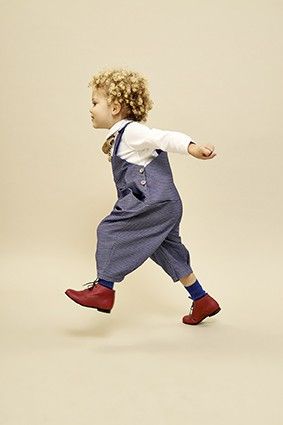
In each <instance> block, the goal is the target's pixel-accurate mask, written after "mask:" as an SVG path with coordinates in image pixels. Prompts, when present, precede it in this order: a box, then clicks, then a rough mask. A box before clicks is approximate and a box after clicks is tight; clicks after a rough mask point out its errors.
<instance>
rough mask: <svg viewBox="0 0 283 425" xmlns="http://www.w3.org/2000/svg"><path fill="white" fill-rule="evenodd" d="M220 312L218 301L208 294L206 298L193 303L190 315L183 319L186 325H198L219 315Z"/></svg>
mask: <svg viewBox="0 0 283 425" xmlns="http://www.w3.org/2000/svg"><path fill="white" fill-rule="evenodd" d="M189 298H191V297H189ZM220 310H221V308H220V307H219V304H218V303H217V301H215V300H214V299H213V298H212V297H211V296H210V295H208V294H206V295H205V296H204V297H202V298H199V299H198V300H195V301H193V303H192V306H191V310H190V314H188V315H187V316H184V317H183V323H185V325H197V324H198V323H200V322H201V321H202V320H203V319H205V318H206V317H211V316H214V315H215V314H217V313H219V311H220Z"/></svg>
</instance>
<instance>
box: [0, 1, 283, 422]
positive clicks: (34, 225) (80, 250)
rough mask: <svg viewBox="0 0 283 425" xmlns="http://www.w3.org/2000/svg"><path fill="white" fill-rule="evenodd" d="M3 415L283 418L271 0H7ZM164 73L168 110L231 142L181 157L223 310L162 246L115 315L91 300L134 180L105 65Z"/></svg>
mask: <svg viewBox="0 0 283 425" xmlns="http://www.w3.org/2000/svg"><path fill="white" fill-rule="evenodd" d="M0 6H1V22H0V28H1V30H0V31H1V35H2V54H1V62H2V63H1V71H2V77H1V80H0V84H1V120H2V123H1V180H0V181H1V245H0V248H1V293H0V295H1V311H2V317H1V320H0V330H1V342H2V349H1V369H2V370H1V392H2V394H1V402H2V412H1V415H0V416H1V420H0V422H1V424H2V423H3V425H4V424H5V425H26V424H29V425H33V424H36V425H41V424H48V425H57V424H66V423H68V424H74V425H77V424H80V425H85V424H89V423H94V422H95V423H96V422H98V421H99V422H100V423H103V424H107V425H112V424H113V425H114V424H115V425H117V424H133V423H137V424H139V425H145V424H146V425H152V424H160V425H164V424H165V425H167V424H168V425H169V424H170V425H171V424H172V425H173V424H174V425H175V424H177V423H180V422H182V423H196V424H198V425H207V424H210V425H214V424H215V425H216V424H217V425H224V424H225V425H227V424H229V425H230V424H237V425H238V424H239V423H241V424H258V425H261V424H262V425H266V424H272V425H279V424H282V421H283V418H282V408H281V406H280V400H281V395H282V348H283V342H282V341H283V340H282V336H283V335H282V313H281V312H282V294H283V291H282V283H281V280H282V277H281V264H282V261H281V262H280V260H282V252H283V249H282V248H283V247H282V236H283V234H282V209H283V202H282V154H283V148H282V123H281V121H282V74H283V72H282V71H283V70H282V63H283V61H282V44H283V42H282V40H283V31H282V17H283V16H282V15H283V13H282V12H283V2H282V1H279V0H278V1H276V0H273V1H270V0H262V1H260V0H252V1H251V0H245V1H244V0H240V1H239V0H237V1H236V0H232V1H224V0H215V1H209V0H200V1H193V0H187V1H185V0H183V1H178V0H177V1H174V2H170V3H169V2H164V1H161V0H158V1H149V0H144V1H143V2H132V1H128V0H120V1H117V2H115V1H113V0H110V1H108V2H103V1H97V0H92V1H90V0H81V1H79V2H72V1H71V2H70V1H66V0H56V1H54V0H52V1H48V2H47V1H46V2H45V1H42V0H26V1H21V0H9V1H8V0H2V1H1V3H0ZM112 66H127V67H128V68H132V69H134V70H137V71H139V72H141V73H143V74H144V75H145V76H146V77H147V78H148V80H149V86H150V90H151V94H152V98H153V100H154V108H153V110H152V111H151V112H150V114H149V120H148V122H147V123H148V125H149V126H151V127H156V128H161V129H168V130H176V131H182V132H184V133H187V134H188V135H190V136H191V137H192V138H193V139H194V140H195V141H197V142H198V143H200V144H202V143H213V144H214V145H215V146H216V151H217V153H218V155H217V156H216V157H215V158H214V159H212V160H211V161H201V160H197V159H195V158H193V157H191V156H189V155H188V156H184V155H180V154H172V153H170V154H169V158H170V162H171V166H172V170H173V173H174V179H175V184H176V186H177V187H178V189H179V192H180V194H181V196H182V200H183V207H184V211H183V218H182V222H181V236H182V240H183V242H184V244H185V245H186V246H187V248H188V249H189V250H190V253H191V260H192V267H193V269H194V272H195V274H196V276H197V277H198V279H199V281H200V282H201V284H202V285H203V287H204V288H205V289H206V290H207V291H208V292H209V293H210V294H211V295H212V296H213V297H215V298H216V299H217V300H218V301H219V303H220V304H221V307H222V310H221V312H220V313H219V314H218V315H217V316H215V317H214V318H210V319H207V320H206V321H204V322H203V323H202V324H201V325H198V326H196V327H193V326H185V325H183V324H182V322H181V319H182V316H183V315H184V314H187V313H188V311H189V307H190V305H191V300H190V299H188V298H187V293H186V292H185V290H184V289H183V288H182V285H181V283H176V284H173V282H172V280H171V278H170V277H169V276H168V275H167V274H166V273H165V272H163V270H162V269H161V268H160V267H159V266H157V265H156V264H155V263H154V262H153V261H151V260H150V259H149V260H147V261H146V262H145V263H144V264H143V265H142V266H141V267H140V268H139V269H137V270H135V271H134V272H133V273H131V274H130V275H128V276H127V277H126V278H125V280H124V281H123V282H121V283H119V284H116V296H117V298H116V305H115V307H114V309H113V310H112V312H111V314H110V315H105V314H102V313H98V312H97V311H96V310H91V309H87V308H83V307H81V306H79V305H76V304H75V303H72V301H70V300H69V299H68V298H67V297H66V295H65V294H64V292H65V290H66V289H67V288H74V289H83V287H82V284H83V283H85V282H89V281H91V280H93V279H94V278H95V277H96V269H95V260H94V253H95V248H96V227H97V225H98V223H99V221H100V220H101V219H102V218H103V217H104V216H105V215H106V214H108V213H109V212H110V210H111V208H112V206H113V204H114V202H115V197H116V191H115V187H114V182H113V179H112V174H111V167H110V163H108V162H107V161H106V158H105V156H104V154H103V153H102V151H101V144H102V141H103V139H104V137H105V135H106V132H107V130H95V129H93V128H92V126H91V121H90V116H89V108H90V105H91V103H90V101H91V91H90V89H89V88H88V87H87V86H88V82H89V80H90V78H91V76H92V74H94V73H96V72H97V71H100V70H101V69H103V68H106V67H112Z"/></svg>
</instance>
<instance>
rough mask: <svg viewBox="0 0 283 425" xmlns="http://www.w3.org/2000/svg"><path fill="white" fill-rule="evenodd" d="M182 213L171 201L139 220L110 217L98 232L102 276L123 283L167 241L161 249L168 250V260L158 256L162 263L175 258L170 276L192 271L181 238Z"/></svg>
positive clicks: (100, 275) (100, 272)
mask: <svg viewBox="0 0 283 425" xmlns="http://www.w3.org/2000/svg"><path fill="white" fill-rule="evenodd" d="M180 214H181V210H180V206H179V205H178V203H177V202H171V201H169V202H165V203H161V204H159V205H158V204H156V205H155V206H154V207H152V208H151V213H150V216H149V217H148V215H147V214H146V213H140V214H139V218H138V219H130V220H126V221H118V222H117V221H116V222H112V221H109V218H108V220H104V221H103V222H102V223H101V224H100V225H99V226H98V231H97V236H98V241H97V250H96V269H97V274H98V277H99V278H101V279H105V280H110V281H113V282H121V281H122V280H123V279H124V277H125V276H126V275H127V274H129V273H131V272H132V271H134V270H135V269H136V268H137V267H139V266H140V265H141V264H143V263H144V262H145V261H146V260H147V259H148V258H151V257H152V256H153V255H154V253H155V252H156V251H157V250H158V248H159V247H160V245H161V244H162V243H163V242H164V245H163V248H161V249H160V251H159V252H160V253H161V251H162V252H163V251H164V252H166V253H167V254H166V260H165V259H164V257H163V258H161V257H162V254H159V255H158V252H157V254H156V256H155V257H154V258H156V260H157V261H160V264H162V265H164V264H165V262H166V261H168V260H172V261H173V263H172V267H173V269H172V272H171V274H170V275H171V276H172V279H173V280H174V281H177V280H178V278H179V275H180V274H181V275H182V274H183V275H185V274H188V273H189V272H190V268H189V266H188V263H187V261H188V251H187V250H186V248H185V247H183V245H182V244H181V243H180V240H179V237H178V223H179V221H180ZM176 226H177V227H176ZM168 235H170V236H168ZM167 237H168V239H167V241H166V242H165V239H166V238H167ZM169 256H170V258H169ZM179 256H180V257H179ZM178 257H179V258H180V259H179V260H178Z"/></svg>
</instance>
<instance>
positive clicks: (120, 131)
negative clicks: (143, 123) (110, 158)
mask: <svg viewBox="0 0 283 425" xmlns="http://www.w3.org/2000/svg"><path fill="white" fill-rule="evenodd" d="M131 122H133V121H129V122H127V123H126V124H125V125H124V127H122V128H121V129H120V130H119V131H118V134H117V137H116V140H115V144H114V150H113V155H116V154H117V151H118V147H119V145H120V142H121V139H122V136H123V133H124V131H125V128H126V127H127V125H129V124H131Z"/></svg>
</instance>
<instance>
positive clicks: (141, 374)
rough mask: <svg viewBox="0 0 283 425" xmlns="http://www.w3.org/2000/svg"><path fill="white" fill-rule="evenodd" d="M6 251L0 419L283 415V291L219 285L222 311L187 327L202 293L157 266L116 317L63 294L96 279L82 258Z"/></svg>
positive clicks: (9, 423)
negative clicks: (87, 275)
mask: <svg viewBox="0 0 283 425" xmlns="http://www.w3.org/2000/svg"><path fill="white" fill-rule="evenodd" d="M6 260H7V261H6V262H5V264H4V263H3V266H5V267H4V270H6V279H7V285H6V287H5V289H2V290H1V312H2V313H1V316H2V317H1V322H0V327H1V328H0V329H1V346H2V349H1V383H2V385H1V386H2V391H1V392H2V393H1V405H2V407H1V421H0V422H1V424H3V425H4V424H5V425H27V424H28V425H33V424H36V425H41V424H50V425H57V424H66V423H67V424H69V425H73V424H74V425H75V424H76V425H77V424H80V425H85V424H89V423H97V422H101V423H104V424H107V425H112V424H113V425H114V424H115V425H116V424H132V423H137V424H141V425H149V424H168V425H169V424H170V425H173V424H174V425H175V424H176V423H179V422H182V423H197V424H199V425H206V424H209V425H214V424H215V425H216V424H217V425H219V424H223V425H224V424H225V425H226V424H229V425H231V424H257V425H261V424H262V425H266V424H272V425H279V424H282V419H283V416H282V407H281V398H282V348H283V344H282V332H281V330H282V326H281V323H280V322H279V320H278V319H279V311H278V310H277V307H278V308H279V307H280V306H279V300H278V299H277V300H276V298H275V299H274V300H273V301H269V302H265V301H264V299H263V297H264V294H262V295H260V294H259V293H255V294H254V295H253V302H252V303H251V302H250V299H251V296H250V295H249V296H246V295H247V294H246V295H245V294H241V293H240V291H238V289H237V288H236V286H235V282H230V287H229V288H228V286H227V284H226V286H225V287H224V285H221V284H220V283H219V281H218V283H217V284H215V283H213V282H210V289H211V291H210V292H211V295H213V296H214V297H215V298H217V300H218V301H219V303H220V304H221V307H222V310H221V312H220V313H219V314H217V315H216V316H214V317H212V318H208V319H206V320H205V321H203V322H202V324H200V325H197V326H188V325H184V324H183V323H182V321H181V319H182V316H183V315H184V314H187V313H188V311H189V306H190V304H191V300H189V299H187V298H186V295H185V291H184V288H182V287H181V284H180V283H177V284H176V285H175V284H173V283H171V281H170V278H168V277H167V276H166V275H164V274H161V272H160V270H159V269H158V268H156V267H155V266H153V265H152V264H147V263H145V264H144V265H143V266H142V267H140V268H139V269H138V270H136V271H134V272H133V273H132V274H131V275H129V276H128V278H127V280H125V281H124V282H123V283H120V284H116V304H115V306H114V308H113V310H112V312H111V314H105V313H99V312H97V311H96V310H92V309H88V308H85V307H81V306H79V305H77V304H75V303H73V302H72V301H71V300H70V299H69V298H67V297H66V295H65V294H64V291H65V289H67V288H68V287H73V288H74V289H78V290H79V289H83V287H82V283H84V282H87V281H89V280H88V279H85V280H82V279H81V281H79V278H78V277H79V275H82V276H83V274H84V272H83V270H85V269H84V266H85V264H84V263H83V262H82V263H78V266H77V268H76V271H75V272H74V273H73V275H72V276H71V275H68V267H67V260H66V261H65V262H63V261H62V260H60V261H59V260H58V259H57V260H55V259H52V258H40V257H36V258H33V264H32V263H31V261H28V258H22V259H21V260H19V259H18V260H17V261H16V262H14V268H13V269H12V268H11V263H9V262H8V259H6ZM59 264H60V269H59ZM63 265H65V268H64V267H63ZM57 267H58V268H57ZM227 267H228V266H227ZM8 270H9V272H8ZM35 270H36V272H35ZM40 270H41V272H40ZM72 270H73V271H74V270H75V268H74V263H73V266H72ZM222 270H223V269H222ZM149 271H150V274H151V277H152V281H149V280H148V279H146V280H145V279H144V275H145V272H147V274H148V272H149ZM224 272H225V270H224ZM28 277H29V278H28ZM55 279H57V280H58V285H56V284H55ZM75 282H77V283H75ZM223 283H224V282H223ZM232 283H234V284H233V285H232ZM118 285H119V286H118ZM174 285H175V286H174ZM247 291H250V288H247ZM260 297H262V298H260Z"/></svg>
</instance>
